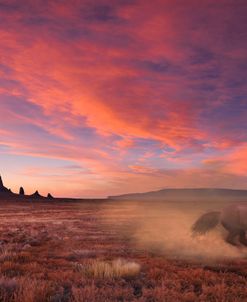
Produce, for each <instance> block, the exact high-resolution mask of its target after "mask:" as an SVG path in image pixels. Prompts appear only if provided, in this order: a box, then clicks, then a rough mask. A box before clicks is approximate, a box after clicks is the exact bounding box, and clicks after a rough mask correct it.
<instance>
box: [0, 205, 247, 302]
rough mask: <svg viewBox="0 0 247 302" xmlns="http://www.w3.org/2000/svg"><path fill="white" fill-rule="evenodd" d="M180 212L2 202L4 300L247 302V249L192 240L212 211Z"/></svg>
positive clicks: (219, 234)
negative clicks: (196, 225) (200, 219)
mask: <svg viewBox="0 0 247 302" xmlns="http://www.w3.org/2000/svg"><path fill="white" fill-rule="evenodd" d="M191 208H193V211H192V210H191ZM206 208H209V207H208V206H205V209H206ZM179 209H180V210H179V211H178V210H176V209H175V207H174V206H172V205H169V204H168V205H152V206H150V205H149V204H147V203H143V204H142V203H134V202H133V203H131V202H115V203H114V202H104V201H101V202H100V201H98V202H96V201H95V202H87V201H83V202H74V203H73V202H70V203H65V202H61V201H60V202H57V201H54V202H50V203H49V202H46V203H44V202H43V203H42V202H38V201H36V202H24V201H23V202H22V201H15V202H14V201H13V202H11V201H1V203H0V301H3V302H6V301H21V302H32V301H35V302H43V301H51V302H67V301H68V302H69V301H71V302H79V301H88V302H93V301H99V302H103V301H139V302H141V301H149V302H154V301H164V302H165V301H171V302H176V301H184V302H185V301H187V302H189V301H212V302H213V301H215V302H216V301H218V302H223V301H236V302H237V301H247V286H246V285H247V283H246V278H247V258H246V255H247V252H246V251H245V250H244V248H236V247H230V246H228V245H227V244H226V243H224V240H223V239H222V238H223V237H224V232H223V230H221V229H220V228H219V229H218V230H216V231H215V232H213V233H212V234H209V235H207V236H205V238H191V236H190V233H189V228H190V225H191V223H192V221H193V219H195V218H196V217H197V216H198V215H199V214H200V213H202V212H203V211H204V210H205V209H204V208H202V207H197V206H195V205H194V206H191V207H188V206H186V207H185V206H184V207H182V206H181V205H180V207H179Z"/></svg>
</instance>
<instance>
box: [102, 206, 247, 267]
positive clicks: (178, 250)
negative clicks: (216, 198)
mask: <svg viewBox="0 0 247 302" xmlns="http://www.w3.org/2000/svg"><path fill="white" fill-rule="evenodd" d="M220 208H222V205H221V204H220V203H218V204H216V203H211V204H210V206H209V205H208V204H203V205H198V204H193V203H191V204H190V203H186V205H184V204H180V203H174V202H172V203H169V202H164V203H162V202H151V201H150V202H147V201H145V202H139V201H138V202H131V201H124V202H122V201H121V202H119V201H117V202H111V203H109V204H107V206H105V207H104V209H103V211H102V217H104V219H105V221H107V224H108V226H110V227H113V228H114V229H115V230H118V232H119V236H123V235H124V236H125V237H128V239H129V240H130V242H131V244H132V246H134V247H135V248H137V249H143V250H147V251H149V252H154V253H158V254H161V255H165V256H167V257H168V258H175V259H191V260H198V261H207V260H209V261H211V260H217V259H229V258H246V257H247V248H244V247H235V246H231V245H229V244H228V243H226V242H225V240H224V238H225V237H226V234H227V233H226V231H225V230H224V228H223V227H222V226H220V225H219V226H217V227H216V228H215V229H214V230H212V231H210V232H209V233H207V234H206V235H203V236H196V237H195V236H192V233H191V226H192V225H193V223H194V222H195V220H196V219H197V218H198V217H199V216H200V215H202V214H203V213H205V212H207V211H210V210H220Z"/></svg>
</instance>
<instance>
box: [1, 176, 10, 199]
mask: <svg viewBox="0 0 247 302" xmlns="http://www.w3.org/2000/svg"><path fill="white" fill-rule="evenodd" d="M0 193H10V194H11V193H12V192H11V190H9V189H8V188H6V187H5V186H4V185H3V181H2V177H1V175H0Z"/></svg>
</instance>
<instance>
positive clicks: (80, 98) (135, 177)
mask: <svg viewBox="0 0 247 302" xmlns="http://www.w3.org/2000/svg"><path fill="white" fill-rule="evenodd" d="M246 15H247V2H246V0H217V1H215V0H201V1H198V0H186V1H184V0H152V1H150V0H115V1H113V0H102V1H101V0H94V1H93V0H89V1H88V0H70V1H64V0H30V1H26V0H0V20H1V21H0V41H1V42H0V173H1V175H2V177H3V180H4V182H5V185H6V186H7V187H11V188H12V189H13V191H18V189H19V187H20V186H23V187H24V189H25V191H26V192H27V193H33V192H34V191H35V190H36V189H38V190H39V191H40V193H42V194H47V193H48V192H51V193H52V194H54V195H55V196H68V197H89V196H90V197H104V196H108V195H115V194H121V193H128V192H145V191H150V190H158V189H162V188H184V187H186V188H188V187H197V188H198V187H221V188H239V189H247V83H246V79H247V51H246V49H247V21H246Z"/></svg>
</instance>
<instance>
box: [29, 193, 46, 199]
mask: <svg viewBox="0 0 247 302" xmlns="http://www.w3.org/2000/svg"><path fill="white" fill-rule="evenodd" d="M30 197H32V198H43V196H42V195H40V194H39V191H35V192H34V193H33V194H32V195H30Z"/></svg>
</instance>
